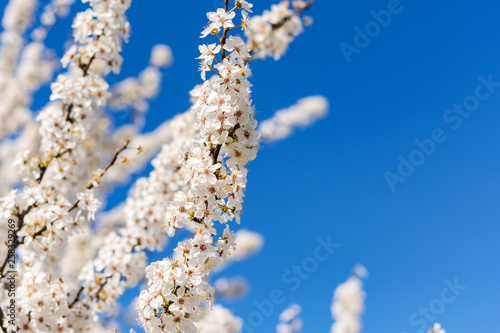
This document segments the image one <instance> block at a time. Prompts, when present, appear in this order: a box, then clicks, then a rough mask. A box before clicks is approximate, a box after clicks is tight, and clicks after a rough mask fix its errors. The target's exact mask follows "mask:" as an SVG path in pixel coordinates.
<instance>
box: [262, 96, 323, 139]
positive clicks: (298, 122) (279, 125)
mask: <svg viewBox="0 0 500 333" xmlns="http://www.w3.org/2000/svg"><path fill="white" fill-rule="evenodd" d="M327 112H328V100H327V99H326V98H325V97H323V96H310V97H306V98H302V99H300V100H298V101H297V103H296V104H294V105H292V106H290V107H288V108H286V109H283V110H279V111H277V112H276V113H275V114H274V116H273V117H272V118H271V119H268V120H266V121H263V122H262V123H261V124H260V126H259V130H260V132H261V133H262V138H263V139H264V140H265V141H267V142H273V141H277V140H282V139H284V138H286V137H288V136H290V135H291V134H292V133H293V130H294V128H295V127H306V126H309V125H311V124H313V123H314V122H315V121H316V120H318V119H319V118H322V117H324V116H325V115H326V114H327Z"/></svg>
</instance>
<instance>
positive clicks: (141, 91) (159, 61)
mask: <svg viewBox="0 0 500 333" xmlns="http://www.w3.org/2000/svg"><path fill="white" fill-rule="evenodd" d="M172 62H173V55H172V50H171V49H170V47H169V46H167V45H163V44H159V45H155V46H154V47H153V50H152V52H151V60H150V65H149V66H148V67H147V68H145V69H144V70H143V71H142V72H141V73H140V74H139V77H138V78H137V79H136V78H127V79H125V80H123V81H121V82H119V83H118V84H116V85H115V86H113V88H112V89H111V98H110V100H109V106H110V107H111V108H113V109H116V110H123V109H125V108H128V107H130V106H131V107H132V108H133V110H134V111H137V112H139V113H140V114H143V113H145V112H146V111H148V109H149V105H148V102H147V100H148V99H150V98H152V97H155V96H156V95H157V94H158V92H159V89H160V84H161V80H162V74H161V71H160V68H163V67H168V66H170V65H171V64H172ZM140 120H143V119H142V118H140ZM136 122H137V120H136ZM141 125H142V124H141Z"/></svg>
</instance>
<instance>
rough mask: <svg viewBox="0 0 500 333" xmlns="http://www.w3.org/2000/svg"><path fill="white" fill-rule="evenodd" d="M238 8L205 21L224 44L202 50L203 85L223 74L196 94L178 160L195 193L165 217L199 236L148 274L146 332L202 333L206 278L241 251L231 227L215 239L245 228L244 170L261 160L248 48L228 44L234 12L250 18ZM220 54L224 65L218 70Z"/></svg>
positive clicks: (143, 298) (209, 291)
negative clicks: (190, 128)
mask: <svg viewBox="0 0 500 333" xmlns="http://www.w3.org/2000/svg"><path fill="white" fill-rule="evenodd" d="M239 3H240V4H241V6H235V8H233V9H232V10H229V9H228V8H227V7H228V6H227V5H226V8H219V9H218V10H217V12H211V13H208V14H207V17H208V18H209V20H210V23H209V28H207V29H209V32H210V33H212V34H218V33H221V34H223V36H224V37H223V38H222V39H221V40H220V45H218V46H217V47H216V46H215V45H214V44H211V45H201V46H200V52H201V53H202V54H201V56H200V59H201V61H202V65H201V69H202V78H203V79H204V80H205V72H207V71H208V70H214V71H216V72H217V75H216V76H213V77H212V78H211V79H210V80H205V81H204V83H203V84H202V85H200V86H198V87H196V88H195V89H194V90H193V91H192V93H191V94H192V96H193V97H194V99H195V100H196V103H195V105H194V107H193V109H192V116H193V121H194V128H195V129H196V131H197V135H196V137H195V138H194V140H193V141H192V142H191V144H190V145H189V146H186V147H185V148H184V149H183V151H182V154H180V156H179V158H180V160H181V161H182V167H181V170H180V174H181V175H182V177H183V179H184V182H185V183H186V184H187V185H188V186H189V190H187V191H185V192H177V193H176V195H175V198H174V200H173V201H172V202H170V203H169V205H168V206H167V211H166V216H165V218H166V221H165V229H166V231H167V233H168V234H169V236H173V235H174V234H175V231H176V229H179V228H184V227H186V226H189V227H190V228H192V229H194V230H195V234H194V237H193V238H191V239H188V240H187V241H184V242H180V243H179V244H178V247H177V248H176V249H175V250H174V252H175V255H174V257H173V258H172V259H169V258H167V259H164V260H162V261H159V262H155V263H153V264H151V265H149V266H148V267H147V268H146V277H147V279H148V290H143V291H142V292H141V294H140V296H139V300H138V301H137V304H136V308H137V311H138V313H139V317H140V320H141V322H142V325H143V326H144V328H145V329H146V331H148V332H178V331H180V332H196V326H195V325H194V322H196V321H199V312H200V309H201V308H202V305H203V302H206V303H207V304H208V305H211V304H212V303H213V300H214V289H213V288H212V287H210V286H209V285H208V281H207V278H208V275H209V273H210V271H211V270H212V269H213V268H214V267H216V266H218V265H220V264H221V263H224V262H225V261H226V260H227V257H228V256H229V255H230V254H231V252H232V250H233V249H234V248H235V236H234V234H233V233H232V232H231V230H230V229H229V225H227V224H226V228H225V229H224V232H223V233H222V235H220V236H218V238H217V237H216V236H215V235H217V233H218V232H217V229H216V228H215V222H216V221H219V222H220V223H227V222H229V221H231V220H232V219H234V218H236V219H237V221H239V215H240V212H241V209H242V202H243V196H244V189H245V187H246V175H247V169H246V165H247V163H248V162H249V161H251V160H253V159H254V158H255V157H256V154H257V150H258V144H259V139H260V134H259V132H258V131H257V130H256V126H257V122H256V121H255V119H254V118H253V115H254V110H253V106H252V103H251V100H250V86H251V84H250V83H249V81H248V77H249V75H250V69H249V67H248V65H247V64H246V63H245V62H244V61H243V57H247V56H248V48H247V46H246V44H245V43H244V41H243V40H242V39H241V38H239V37H234V36H229V37H227V35H228V32H229V31H230V30H231V29H233V28H236V27H235V25H234V24H233V22H232V19H233V18H234V16H235V12H236V11H238V10H241V12H242V16H243V17H246V11H245V10H244V9H241V8H248V7H249V4H248V3H247V2H245V1H240V2H239ZM245 5H246V7H245ZM238 7H239V8H238ZM206 31H207V30H206V29H205V32H206ZM206 35H208V33H204V34H203V37H204V36H206ZM219 52H220V54H221V60H220V61H217V64H215V65H214V60H215V57H216V56H217V54H218V53H219ZM207 69H208V70H207Z"/></svg>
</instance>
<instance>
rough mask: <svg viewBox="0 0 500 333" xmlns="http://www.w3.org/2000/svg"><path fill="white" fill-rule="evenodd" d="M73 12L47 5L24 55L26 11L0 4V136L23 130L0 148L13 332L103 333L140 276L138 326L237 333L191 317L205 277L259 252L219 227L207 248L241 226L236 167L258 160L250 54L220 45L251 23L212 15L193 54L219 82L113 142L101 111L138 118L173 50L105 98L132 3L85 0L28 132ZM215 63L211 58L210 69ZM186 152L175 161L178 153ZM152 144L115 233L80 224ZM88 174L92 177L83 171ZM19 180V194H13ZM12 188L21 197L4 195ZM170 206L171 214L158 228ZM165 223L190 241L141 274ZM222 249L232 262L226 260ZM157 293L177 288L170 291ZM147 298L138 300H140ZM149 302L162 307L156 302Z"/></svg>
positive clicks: (225, 314)
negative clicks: (15, 294)
mask: <svg viewBox="0 0 500 333" xmlns="http://www.w3.org/2000/svg"><path fill="white" fill-rule="evenodd" d="M73 2H74V0H52V1H51V2H49V3H48V4H47V5H46V6H45V8H43V9H42V10H41V17H40V22H41V23H42V26H41V27H38V28H36V29H34V31H33V33H32V35H31V36H32V39H34V40H35V42H32V43H30V44H28V45H27V46H25V45H24V44H25V41H24V37H23V34H24V33H25V32H26V30H27V27H28V26H29V24H30V22H31V21H32V17H33V14H34V11H35V8H36V4H37V1H35V0H10V2H9V6H8V8H7V9H6V13H7V12H8V13H9V14H8V18H7V19H5V18H4V32H3V33H2V40H1V42H2V44H1V48H0V69H1V70H2V73H0V74H1V75H0V95H1V96H4V97H5V98H4V101H5V103H3V104H2V106H1V107H0V110H5V112H4V113H5V114H6V115H7V114H8V115H10V116H9V117H7V118H8V120H9V121H13V123H8V122H4V123H3V124H2V125H0V126H4V127H1V128H0V129H1V130H2V132H1V133H0V134H2V136H3V137H5V136H6V135H9V133H11V132H13V131H14V130H16V129H19V128H22V131H21V133H20V134H19V135H18V136H15V137H13V138H6V139H4V140H3V141H2V142H1V143H0V169H1V170H2V173H3V172H4V171H6V172H9V173H10V172H13V171H21V173H20V175H21V176H20V177H15V176H14V177H9V179H2V180H1V182H0V189H1V192H0V195H3V197H1V198H0V215H1V216H2V217H6V218H7V217H9V218H10V217H12V216H13V217H15V218H17V219H18V220H19V228H20V230H19V232H18V235H19V236H20V241H21V245H20V246H19V247H18V248H17V253H18V254H19V259H20V262H22V263H23V264H22V265H20V266H19V267H18V273H19V275H20V276H21V278H20V279H19V280H18V286H19V295H20V297H21V298H22V299H23V302H21V303H19V304H17V305H18V309H17V311H18V313H19V319H20V322H19V323H20V324H18V326H19V328H20V331H22V332H24V331H26V332H28V331H64V332H82V331H92V332H99V331H105V329H106V327H103V326H102V325H101V324H100V323H99V316H98V313H100V312H102V311H105V310H111V309H113V308H114V307H116V302H117V300H118V298H119V297H120V296H121V295H122V294H123V292H124V291H125V289H126V288H130V287H133V286H135V285H136V284H137V282H138V281H139V280H140V279H141V278H143V277H144V274H146V277H147V278H148V279H149V280H150V284H149V291H148V292H151V290H153V291H154V293H153V294H149V295H152V296H151V297H150V298H149V299H146V301H147V304H148V306H147V307H146V306H143V307H142V308H141V307H138V308H137V309H138V311H139V313H140V314H139V316H140V317H141V318H142V319H144V318H146V317H147V316H150V313H153V314H156V315H155V316H154V317H155V318H156V319H155V320H156V321H157V322H159V323H160V324H158V325H156V327H155V328H156V329H158V328H160V330H163V331H168V330H169V329H172V328H178V329H180V330H181V331H183V332H185V331H190V330H195V329H196V326H195V324H194V322H195V321H197V320H198V318H201V321H199V322H197V324H198V330H199V331H200V332H212V331H217V332H228V333H230V332H237V331H239V330H240V329H241V319H239V318H237V317H234V316H233V315H232V314H231V313H230V312H229V311H228V310H226V309H223V308H222V307H219V306H215V307H214V309H213V311H211V310H210V309H208V308H207V309H206V310H205V312H204V313H202V312H203V311H202V305H203V303H205V302H206V303H207V304H211V303H212V301H213V300H214V293H215V291H214V288H212V287H211V286H210V285H209V284H208V281H207V278H208V274H209V272H210V271H211V270H213V269H214V268H216V267H217V268H218V269H222V268H223V267H224V265H223V264H224V263H225V262H227V260H228V258H230V260H242V259H243V258H245V257H247V256H249V255H251V254H254V253H255V252H257V251H258V250H260V248H261V247H262V244H263V238H262V236H261V235H259V234H257V233H252V232H249V231H246V230H241V231H240V232H238V233H237V235H236V238H237V239H238V240H237V242H238V246H236V243H235V235H234V234H233V233H232V232H231V231H230V230H229V227H228V226H226V228H225V230H224V232H223V234H222V235H221V236H219V237H218V238H217V237H216V234H217V230H216V226H215V224H214V222H215V221H216V220H218V221H220V222H221V223H225V222H228V221H230V220H232V219H233V218H236V219H237V220H239V214H240V212H241V204H242V201H243V191H244V188H245V186H246V173H247V170H246V168H245V166H246V164H247V163H248V162H249V161H250V160H252V159H254V158H255V156H256V153H257V150H258V144H259V141H260V139H259V137H260V134H259V132H258V131H256V125H257V123H256V121H255V120H254V119H253V107H252V104H251V100H250V97H249V96H250V87H251V85H250V83H249V82H248V77H249V76H250V70H249V68H248V64H247V63H246V62H247V61H249V60H250V57H251V53H252V52H257V51H258V46H257V45H255V48H254V49H253V50H252V52H250V50H249V49H248V47H247V45H246V44H245V43H244V42H243V41H242V40H241V38H239V37H235V36H229V35H228V33H229V31H231V30H232V29H236V28H238V27H241V28H242V29H245V28H247V27H248V25H249V17H248V13H249V12H251V8H252V5H251V4H250V3H248V2H247V1H234V5H235V6H234V8H233V9H231V10H228V8H225V9H223V8H221V9H219V10H217V11H216V12H213V13H209V14H208V18H209V20H210V23H209V26H208V27H207V29H205V30H204V32H203V33H202V35H205V36H207V35H208V34H219V33H221V31H222V37H221V38H220V42H221V44H220V45H218V46H216V45H215V44H210V45H202V46H200V52H201V56H200V57H199V59H201V60H202V66H201V68H202V78H203V79H204V80H205V75H206V73H207V72H208V71H214V72H217V74H218V75H217V76H215V77H213V78H211V79H210V80H208V81H207V80H205V82H204V84H203V85H200V86H198V87H196V88H195V89H194V90H193V91H192V93H191V94H192V99H193V103H194V105H193V107H192V108H191V109H190V110H189V111H188V112H186V113H184V114H182V115H180V116H178V117H176V118H174V119H173V120H171V121H168V122H165V123H164V124H162V125H161V126H159V127H158V128H157V129H156V130H155V131H153V132H151V133H146V134H139V135H138V134H137V130H138V128H137V126H123V127H121V128H119V129H118V130H117V131H115V133H111V138H110V137H109V133H107V131H108V130H109V124H110V120H109V119H108V116H106V115H105V114H104V113H103V112H102V108H103V107H105V106H106V105H109V104H113V105H111V106H115V104H116V105H120V107H122V106H124V105H133V106H134V107H135V108H136V109H138V110H144V111H145V109H146V107H145V105H146V104H147V102H146V99H148V98H151V97H153V96H154V95H155V94H156V93H157V91H158V89H159V83H160V82H161V73H160V71H159V68H160V67H162V66H168V65H170V63H171V61H172V54H171V50H170V49H169V48H168V47H167V46H164V45H160V46H156V47H155V48H154V49H153V51H152V55H151V60H150V66H149V67H148V68H147V69H146V70H145V71H144V72H143V73H141V74H140V76H139V79H138V80H136V82H138V84H139V85H140V86H141V89H142V91H141V94H135V95H133V94H131V93H130V92H131V91H132V90H133V89H132V88H131V87H132V85H130V84H129V82H130V81H123V82H122V84H120V85H118V86H116V87H117V88H116V89H115V90H114V91H113V92H114V93H115V95H114V96H113V95H111V94H110V93H109V92H108V90H109V89H108V84H107V83H106V81H105V80H104V79H103V76H104V75H107V74H108V73H109V72H110V71H111V70H113V71H114V72H118V71H119V68H120V66H121V62H122V59H121V57H120V55H119V52H120V51H121V42H122V40H123V39H126V38H127V35H128V31H129V25H128V22H127V20H126V18H125V16H124V13H125V11H126V10H127V9H128V8H129V6H130V1H129V0H126V1H124V0H82V2H84V3H85V2H89V3H90V6H91V9H88V10H86V11H84V12H81V13H79V14H77V16H76V19H75V20H74V24H73V28H74V40H75V42H76V44H75V45H74V46H72V47H71V48H70V49H69V50H68V51H67V52H66V55H65V56H64V57H63V59H62V63H63V66H64V67H68V73H66V74H62V75H59V76H58V77H57V80H56V82H55V83H53V84H52V87H51V89H52V95H51V101H52V102H51V103H50V104H48V105H47V106H46V107H45V108H44V109H43V110H42V111H41V112H40V113H39V115H38V117H37V120H38V121H39V123H40V124H38V123H36V122H35V121H34V120H33V119H32V115H31V111H30V110H29V109H28V105H29V103H31V100H30V96H31V95H32V94H33V92H34V91H35V90H36V89H37V88H38V87H39V86H40V84H42V83H43V82H44V81H47V80H48V79H49V78H50V77H51V76H52V73H53V71H54V69H55V64H54V61H52V58H51V57H50V54H49V52H48V50H46V49H45V46H44V45H43V41H44V40H45V38H46V36H47V33H48V32H49V31H50V29H51V28H52V26H53V25H54V23H55V21H56V18H58V17H64V16H65V15H66V14H67V13H68V10H69V7H70V6H71V5H72V4H73ZM227 2H229V1H227ZM237 12H239V13H241V16H242V20H241V24H240V25H235V24H234V23H233V19H234V17H235V16H236V13H237ZM6 16H7V15H6ZM273 29H281V26H274V27H273ZM263 46H264V47H267V46H265V45H263ZM23 48H24V50H23ZM219 54H220V55H221V59H220V61H218V60H217V59H215V58H216V57H217V56H218V55H219ZM215 62H216V63H217V64H215ZM2 80H4V81H5V84H4V85H2V84H1V83H2V82H4V81H2ZM127 82H128V83H127ZM7 83H8V84H7ZM127 85H128V86H127ZM136 87H137V86H136ZM9 89H10V90H9ZM141 89H139V90H141ZM134 93H135V92H134ZM116 101H118V102H116ZM115 102H116V103H115ZM2 107H3V109H2ZM192 119H194V122H193V121H192ZM6 123H7V125H5V124H6ZM128 135H134V136H136V137H135V138H134V139H133V140H132V141H131V142H129V141H127V143H126V144H125V145H124V146H123V148H122V149H121V150H119V151H117V153H115V155H114V156H113V160H112V162H110V163H109V165H108V166H107V167H106V168H104V169H97V166H102V162H103V161H104V160H106V159H107V158H109V157H110V155H111V153H112V151H113V150H114V148H116V145H117V143H118V142H120V141H123V140H124V138H125V137H128ZM0 137H1V136H0ZM189 142H191V143H190V145H189V146H187V147H185V148H182V154H181V157H180V158H178V155H179V154H178V153H179V151H180V150H181V147H182V146H183V144H185V143H189ZM129 144H130V145H133V146H139V151H143V154H141V155H139V156H140V157H139V158H135V156H132V155H135V153H134V154H132V153H130V154H121V153H122V150H123V149H125V148H126V147H127V146H128V145H129ZM162 144H163V147H162V150H161V152H160V153H159V155H158V156H157V157H156V158H155V159H154V160H153V162H152V164H153V167H154V170H153V171H152V172H151V174H150V175H149V177H147V178H142V179H140V180H138V181H137V183H136V185H135V186H134V187H133V190H132V191H131V192H130V196H129V198H128V199H127V201H126V203H125V204H124V205H121V206H119V207H118V208H117V210H116V214H115V215H114V219H111V220H112V223H111V224H110V223H108V224H107V225H106V224H103V225H101V226H99V227H98V228H92V227H91V226H90V222H91V221H92V220H94V218H95V215H96V212H97V210H98V208H99V207H100V205H101V200H100V198H99V194H102V193H101V192H102V191H103V189H105V188H106V186H107V185H109V184H111V183H113V182H117V181H120V180H123V179H125V178H126V177H127V176H128V175H129V174H130V172H133V171H134V170H137V169H138V168H140V167H141V166H142V165H144V163H145V162H146V161H147V160H149V159H150V158H151V157H152V156H153V154H154V153H155V152H156V150H157V148H158V147H159V146H160V145H162ZM96 147H99V149H95V148H96ZM17 151H20V152H21V153H20V154H19V155H18V158H17V159H16V161H15V162H16V163H15V164H14V165H13V166H11V165H10V163H9V164H8V165H7V163H4V162H11V156H12V155H13V153H14V152H17ZM38 152H39V155H40V156H37V153H38ZM118 152H119V153H120V155H121V156H122V158H123V160H124V161H128V160H131V161H133V162H132V163H130V165H129V167H128V168H112V169H109V167H110V166H112V165H115V164H116V163H117V162H116V159H117V157H118ZM32 154H34V156H33V155H32ZM16 169H17V170H16ZM108 169H109V171H108ZM90 170H96V171H95V172H94V173H93V174H92V175H90V174H89V171H90ZM105 173H106V180H104V179H103V176H104V174H105ZM89 179H90V180H89ZM19 183H24V185H25V186H24V187H23V186H21V187H20V188H19V185H18V184H19ZM98 186H99V187H98ZM12 187H17V188H19V189H18V190H9V188H12ZM85 188H86V189H85ZM97 191H100V192H97ZM176 192H177V194H175V193H176ZM98 198H99V199H98ZM72 199H73V200H72ZM184 201H185V202H184ZM167 203H169V207H170V208H169V209H167V221H166V222H165V223H164V226H162V222H164V221H165V216H164V207H166V206H167ZM181 206H184V207H185V208H187V210H186V211H187V212H188V215H189V217H188V220H186V221H182V222H179V221H177V216H176V215H177V214H178V213H180V211H179V209H181ZM175 207H177V208H175ZM172 209H173V210H174V211H175V209H177V210H178V213H175V212H173V210H172ZM75 212H76V214H74V213H75ZM180 215H182V217H185V216H184V215H183V214H180ZM180 215H179V216H180ZM100 222H101V221H100ZM163 227H166V228H167V229H168V230H167V231H168V233H169V234H172V233H173V232H174V231H175V229H178V228H182V227H186V228H187V229H189V230H190V231H192V232H194V237H193V238H192V239H188V240H187V241H185V242H183V243H180V246H179V247H178V248H177V249H176V251H175V254H174V257H173V258H172V259H166V260H164V261H161V262H159V263H153V264H152V265H150V266H149V267H148V268H147V269H144V268H145V266H146V263H147V258H146V250H150V251H161V250H162V249H163V248H164V246H165V244H166V240H167V239H166V235H165V233H164V232H162V228H163ZM0 228H4V226H3V225H2V226H0ZM231 251H234V254H235V255H234V256H232V257H229V254H230V253H231ZM161 274H163V276H165V279H164V281H163V282H161V281H158V279H159V278H161ZM77 277H79V280H80V282H79V281H78V279H77ZM3 278H5V276H4V272H1V275H0V279H3ZM226 282H227V284H226V285H225V286H224V287H221V286H222V285H223V280H220V281H219V282H218V283H216V284H217V285H218V286H219V291H218V292H220V293H221V294H227V295H228V296H229V295H230V296H235V295H237V294H241V293H242V292H244V291H245V290H246V283H245V282H244V280H242V279H231V280H226ZM165 285H168V286H170V285H172V286H174V287H173V288H171V289H169V290H167V289H164V287H165ZM158 288H159V289H158ZM167 288H168V287H167ZM158 290H162V291H163V292H164V296H165V299H163V300H162V299H160V298H159V297H158V296H159V294H158ZM145 292H146V291H145ZM145 292H143V293H142V294H141V297H142V298H143V299H144V295H145V294H144V293H145ZM1 293H2V302H1V304H2V306H3V305H4V303H3V300H7V299H8V297H6V295H5V290H2V292H1ZM146 293H147V292H146ZM3 296H5V297H3ZM163 301H164V302H163ZM155 302H156V303H158V302H160V303H158V304H157V306H156V305H155V304H156V303H155ZM139 303H140V302H139ZM145 304H146V303H145ZM165 305H167V306H166V308H165ZM155 311H156V312H155ZM158 311H160V312H158ZM0 314H1V313H0ZM180 318H181V319H182V320H181V319H180ZM3 324H4V327H6V326H7V324H6V323H5V322H4V323H3ZM144 324H145V325H146V328H147V329H148V327H153V326H154V323H152V321H146V322H144ZM148 325H149V326H148ZM162 325H164V326H162ZM168 325H170V326H168ZM107 326H108V327H109V325H107ZM153 329H154V328H153Z"/></svg>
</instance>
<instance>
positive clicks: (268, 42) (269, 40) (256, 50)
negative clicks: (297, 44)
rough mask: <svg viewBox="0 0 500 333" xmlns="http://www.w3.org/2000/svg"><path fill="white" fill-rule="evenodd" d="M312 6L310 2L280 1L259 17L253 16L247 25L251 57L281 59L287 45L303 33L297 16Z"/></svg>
mask: <svg viewBox="0 0 500 333" xmlns="http://www.w3.org/2000/svg"><path fill="white" fill-rule="evenodd" d="M311 4H312V2H311V1H309V2H304V1H294V2H293V7H294V9H292V8H291V7H290V1H281V2H280V3H279V4H277V5H272V6H271V10H266V11H264V13H263V14H262V15H260V16H253V17H252V19H251V20H250V21H249V22H248V23H247V25H248V26H249V29H247V30H246V35H247V38H248V45H249V48H250V50H251V51H252V55H253V56H254V57H257V58H266V57H269V56H272V57H273V58H274V59H275V60H277V59H279V58H281V57H282V56H283V54H285V52H286V51H287V50H288V45H289V44H290V43H291V42H292V41H293V40H294V39H295V37H297V36H298V35H299V34H301V33H302V32H303V31H304V27H303V25H302V20H301V19H300V17H299V14H300V13H302V12H303V11H304V10H306V9H307V8H308V7H309V6H310V5H311Z"/></svg>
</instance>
